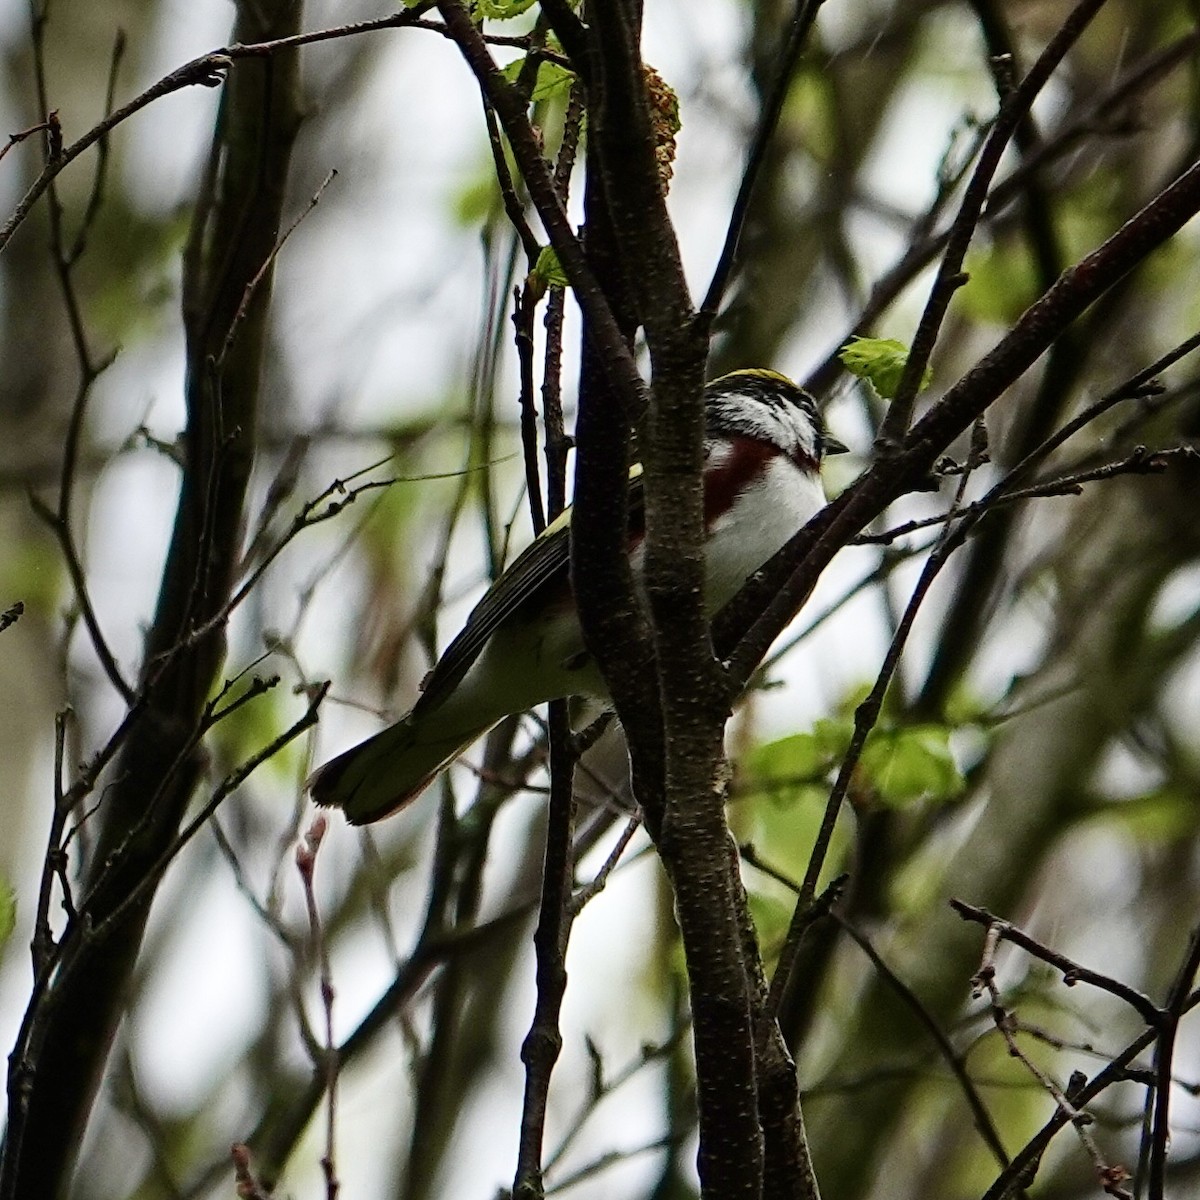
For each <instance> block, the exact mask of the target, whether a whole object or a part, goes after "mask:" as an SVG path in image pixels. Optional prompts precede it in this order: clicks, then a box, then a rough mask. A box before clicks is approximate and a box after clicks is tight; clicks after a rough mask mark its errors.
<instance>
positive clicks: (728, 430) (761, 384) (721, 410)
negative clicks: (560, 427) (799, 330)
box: [704, 369, 846, 471]
mask: <svg viewBox="0 0 1200 1200" xmlns="http://www.w3.org/2000/svg"><path fill="white" fill-rule="evenodd" d="M704 403H705V426H706V430H707V433H708V436H709V438H710V439H714V440H715V439H719V438H735V437H745V438H752V439H754V440H755V441H758V442H765V443H768V444H770V445H772V446H775V447H776V448H778V449H779V450H780V451H781V452H782V453H783V454H786V455H787V457H788V458H790V459H791V460H792V461H793V462H794V463H796V465H797V466H801V467H803V468H805V469H807V470H812V471H815V470H817V469H818V468H819V467H820V465H821V460H822V459H823V458H824V457H825V455H826V454H840V453H843V452H844V451H845V449H846V447H845V446H843V445H842V443H841V442H839V441H838V440H837V439H836V438H833V437H830V435H829V434H828V433H827V432H826V431H825V423H824V421H822V420H821V413H820V410H819V409H818V408H817V402H816V401H815V400H814V399H813V397H812V396H811V395H810V394H809V393H808V392H806V391H805V390H804V389H803V388H802V387H800V386H799V385H797V384H795V383H793V382H792V381H791V380H790V379H789V378H788V377H787V376H786V375H781V374H780V373H779V372H778V371H767V370H761V369H754V370H744V371H731V372H730V373H729V374H728V375H722V376H721V377H720V378H719V379H714V380H713V381H712V382H711V383H709V384H708V385H707V386H706V387H705V389H704Z"/></svg>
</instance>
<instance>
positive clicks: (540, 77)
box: [502, 57, 575, 100]
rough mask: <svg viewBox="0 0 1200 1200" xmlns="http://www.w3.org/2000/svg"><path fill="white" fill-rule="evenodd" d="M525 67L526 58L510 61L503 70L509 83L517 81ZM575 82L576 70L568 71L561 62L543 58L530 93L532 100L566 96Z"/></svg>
mask: <svg viewBox="0 0 1200 1200" xmlns="http://www.w3.org/2000/svg"><path fill="white" fill-rule="evenodd" d="M524 69H525V58H523V57H522V58H518V59H517V60H516V61H515V62H510V63H509V64H508V66H506V67H505V68H504V71H503V72H502V73H503V75H504V78H505V79H507V80H508V82H509V83H516V82H517V79H518V77H519V76H520V74H521V72H522V71H523V70H524ZM574 82H575V72H574V71H568V70H567V68H566V67H564V66H561V65H560V64H559V63H556V62H550V61H549V60H548V59H542V61H541V62H540V63H538V69H537V78H536V79H535V80H534V81H533V91H531V92H530V93H529V98H530V100H553V99H554V97H555V96H565V95H566V94H567V93H568V92H569V91H570V90H571V84H572V83H574Z"/></svg>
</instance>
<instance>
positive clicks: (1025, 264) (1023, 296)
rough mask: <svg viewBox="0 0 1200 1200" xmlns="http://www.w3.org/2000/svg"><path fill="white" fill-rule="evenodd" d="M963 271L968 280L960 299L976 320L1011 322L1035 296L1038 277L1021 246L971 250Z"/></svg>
mask: <svg viewBox="0 0 1200 1200" xmlns="http://www.w3.org/2000/svg"><path fill="white" fill-rule="evenodd" d="M966 268H967V272H968V274H969V275H970V277H971V278H970V281H969V282H968V283H967V286H966V287H964V288H963V289H962V290H961V291H960V292H959V297H960V302H961V304H962V305H963V306H964V309H965V311H966V312H967V313H969V315H970V316H972V317H974V318H976V320H980V321H995V322H1004V323H1007V322H1009V321H1014V320H1016V318H1017V317H1019V316H1020V315H1021V313H1022V312H1024V311H1025V309H1026V308H1028V307H1029V305H1030V304H1031V303H1032V302H1033V300H1034V299H1035V298H1036V296H1037V292H1038V289H1037V276H1036V274H1035V272H1034V267H1033V261H1032V259H1031V258H1030V257H1029V252H1028V250H1027V249H1026V248H1025V247H1024V246H1015V245H1001V244H993V245H991V246H988V247H987V248H986V249H981V250H976V251H973V252H972V253H971V254H969V255H968V257H967V261H966Z"/></svg>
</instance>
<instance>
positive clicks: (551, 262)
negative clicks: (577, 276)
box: [530, 246, 568, 290]
mask: <svg viewBox="0 0 1200 1200" xmlns="http://www.w3.org/2000/svg"><path fill="white" fill-rule="evenodd" d="M530 275H531V276H532V277H533V279H532V282H534V283H535V284H538V285H540V287H541V288H542V289H543V290H544V289H545V288H548V287H564V288H565V287H567V286H568V283H567V273H566V271H564V270H563V269H562V263H560V262H559V261H558V255H557V254H556V253H555V252H554V247H553V246H543V247H542V252H541V253H540V254H539V255H538V257H537V262H535V263H534V264H533V270H532V271H531V272H530Z"/></svg>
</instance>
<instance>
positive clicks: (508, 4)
mask: <svg viewBox="0 0 1200 1200" xmlns="http://www.w3.org/2000/svg"><path fill="white" fill-rule="evenodd" d="M535 2H536V0H475V4H474V5H473V6H472V7H473V9H474V12H475V13H476V15H477V16H480V17H483V18H484V19H485V20H491V21H509V20H511V19H512V18H513V17H519V16H520V15H521V14H522V13H523V12H526V11H528V10H529V9H531V8H532V7H533V6H534V4H535Z"/></svg>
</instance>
